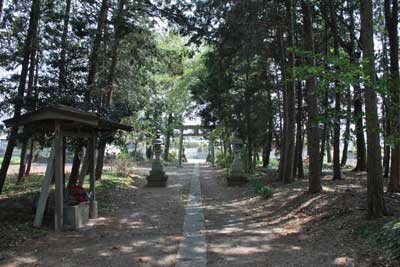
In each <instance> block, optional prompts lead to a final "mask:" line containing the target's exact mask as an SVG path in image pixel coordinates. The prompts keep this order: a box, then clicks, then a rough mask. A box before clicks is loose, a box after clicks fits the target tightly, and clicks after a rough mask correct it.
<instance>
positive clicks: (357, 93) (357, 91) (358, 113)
mask: <svg viewBox="0 0 400 267" xmlns="http://www.w3.org/2000/svg"><path fill="white" fill-rule="evenodd" d="M347 4H348V13H349V18H350V28H349V33H350V49H349V53H350V62H351V63H353V64H356V63H357V62H358V61H359V56H356V51H357V49H356V35H355V34H356V29H355V14H354V11H355V9H356V5H357V4H356V3H355V2H354V1H352V0H348V1H347ZM353 88H354V98H353V106H354V124H355V134H356V150H357V163H356V167H355V168H354V169H353V171H366V170H367V156H366V150H365V137H364V122H363V117H364V113H363V98H362V92H361V88H360V84H359V83H358V82H356V83H355V84H353Z"/></svg>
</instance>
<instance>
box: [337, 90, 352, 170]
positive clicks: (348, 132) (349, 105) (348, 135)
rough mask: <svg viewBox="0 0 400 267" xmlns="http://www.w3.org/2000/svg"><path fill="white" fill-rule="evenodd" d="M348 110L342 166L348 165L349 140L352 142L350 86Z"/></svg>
mask: <svg viewBox="0 0 400 267" xmlns="http://www.w3.org/2000/svg"><path fill="white" fill-rule="evenodd" d="M346 97H347V111H346V129H345V131H344V138H343V153H342V160H341V162H340V165H341V166H342V167H344V166H346V163H347V153H348V151H349V142H350V124H351V92H350V88H348V90H347V96H346Z"/></svg>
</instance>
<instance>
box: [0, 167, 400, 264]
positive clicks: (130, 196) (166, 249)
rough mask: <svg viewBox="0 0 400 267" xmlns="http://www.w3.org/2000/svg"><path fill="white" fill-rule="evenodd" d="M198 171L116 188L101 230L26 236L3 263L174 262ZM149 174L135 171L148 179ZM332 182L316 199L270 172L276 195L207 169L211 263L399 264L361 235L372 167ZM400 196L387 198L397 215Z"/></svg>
mask: <svg viewBox="0 0 400 267" xmlns="http://www.w3.org/2000/svg"><path fill="white" fill-rule="evenodd" d="M192 169H193V165H190V164H187V165H185V167H184V168H182V169H177V168H174V167H168V168H167V173H168V175H169V184H168V187H167V188H147V187H145V180H144V179H143V178H142V179H135V180H134V181H133V183H132V185H130V186H129V187H125V188H117V189H114V190H113V191H112V192H110V196H111V198H109V199H110V202H112V203H113V209H111V210H109V211H107V212H104V211H101V210H100V216H101V217H100V218H99V219H97V220H96V221H95V222H93V226H88V227H86V228H85V229H83V230H80V231H66V232H61V233H55V232H51V233H49V234H47V235H46V236H45V237H39V238H36V239H33V240H27V241H25V242H23V243H22V244H21V245H19V246H17V248H16V249H13V250H10V251H7V252H4V253H0V266H2V267H3V266H16V267H17V266H135V267H136V266H137V267H172V266H175V262H176V254H177V251H178V246H179V243H180V241H181V240H182V239H183V233H182V226H183V220H184V215H185V214H184V206H185V200H186V198H187V195H188V193H189V188H190V187H189V186H190V178H191V174H192ZM148 171H149V169H148V168H147V167H142V168H136V169H135V172H136V173H137V174H139V175H140V176H141V177H144V175H145V174H146V173H148ZM330 178H331V177H329V176H326V177H325V178H324V181H323V186H324V193H322V194H318V195H310V194H307V193H306V190H307V181H306V180H301V181H296V182H294V183H293V184H291V185H287V186H282V185H281V184H279V183H277V182H274V181H275V180H276V173H274V172H268V173H266V174H265V175H263V176H262V177H260V179H262V180H263V181H264V182H265V183H268V184H270V185H271V186H272V187H275V193H274V196H273V197H272V198H270V199H264V198H263V197H261V196H260V195H258V194H257V193H255V192H254V190H253V189H252V188H251V186H243V187H227V186H226V180H225V171H224V170H221V169H219V168H216V167H210V166H208V165H201V167H200V182H201V190H202V197H203V205H204V218H205V228H206V240H207V244H208V247H207V266H209V267H214V266H215V267H217V266H229V267H245V266H249V267H256V266H400V265H398V263H395V262H389V261H386V259H385V258H383V257H382V256H381V255H380V253H381V252H380V251H378V250H375V249H373V248H372V247H370V246H369V245H368V244H367V243H366V241H365V240H363V239H361V238H360V237H359V236H358V235H356V234H355V233H354V229H356V228H357V227H359V226H360V225H362V224H363V223H365V221H366V220H365V213H366V210H365V208H366V207H365V204H366V199H365V197H366V194H365V173H360V174H357V175H354V174H345V178H346V179H345V180H344V181H339V182H336V181H335V182H332V181H330ZM398 200H399V199H398V198H396V197H394V198H393V199H392V200H391V199H388V202H389V205H390V206H391V207H393V212H394V213H395V214H396V215H399V213H400V211H399V210H398V209H399V208H400V205H398V204H399V203H398Z"/></svg>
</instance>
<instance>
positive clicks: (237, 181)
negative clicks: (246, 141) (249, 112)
mask: <svg viewBox="0 0 400 267" xmlns="http://www.w3.org/2000/svg"><path fill="white" fill-rule="evenodd" d="M242 144H243V142H242V140H240V139H239V138H233V140H232V145H233V153H234V160H233V162H232V164H231V167H230V169H229V174H228V177H227V181H228V185H229V186H236V185H243V184H244V183H246V182H247V177H246V175H245V173H244V171H243V164H242V160H241V158H240V151H241V148H242Z"/></svg>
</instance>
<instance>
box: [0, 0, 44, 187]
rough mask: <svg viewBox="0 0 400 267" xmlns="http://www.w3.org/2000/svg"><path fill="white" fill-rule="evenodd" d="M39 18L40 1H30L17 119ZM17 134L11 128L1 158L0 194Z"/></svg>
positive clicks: (15, 128)
mask: <svg viewBox="0 0 400 267" xmlns="http://www.w3.org/2000/svg"><path fill="white" fill-rule="evenodd" d="M39 16H40V0H32V5H31V11H30V18H29V27H28V32H27V35H26V39H25V42H24V48H23V59H22V66H21V75H20V79H19V85H18V92H17V97H18V99H17V101H16V104H15V108H14V118H16V117H19V116H20V115H21V109H22V103H23V98H24V93H25V85H26V78H27V76H28V68H29V58H30V55H31V50H32V48H33V47H34V45H33V41H34V39H35V35H36V32H37V27H38V21H39ZM17 132H18V127H13V128H12V129H11V132H10V135H9V138H8V143H7V147H6V151H5V154H4V156H3V162H2V164H1V169H0V194H1V192H2V190H3V186H4V182H5V179H6V176H7V171H8V167H9V165H10V161H11V157H12V154H13V150H14V147H15V145H16V143H17Z"/></svg>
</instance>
